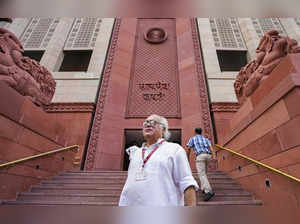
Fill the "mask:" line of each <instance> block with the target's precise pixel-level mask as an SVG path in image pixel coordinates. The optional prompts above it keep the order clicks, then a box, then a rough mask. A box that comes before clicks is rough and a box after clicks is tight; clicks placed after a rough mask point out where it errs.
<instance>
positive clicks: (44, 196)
mask: <svg viewBox="0 0 300 224" xmlns="http://www.w3.org/2000/svg"><path fill="white" fill-rule="evenodd" d="M119 199H120V195H119V194H69V193H65V194H57V193H21V194H19V195H18V200H19V201H40V200H44V201H62V200H66V201H77V202H118V201H119ZM241 200H252V196H251V195H249V194H247V195H234V194H229V195H223V194H218V193H216V194H215V196H214V197H213V198H212V199H211V201H241ZM197 201H203V197H202V195H201V196H200V195H199V196H198V197H197Z"/></svg>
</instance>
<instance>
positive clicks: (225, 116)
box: [211, 102, 239, 143]
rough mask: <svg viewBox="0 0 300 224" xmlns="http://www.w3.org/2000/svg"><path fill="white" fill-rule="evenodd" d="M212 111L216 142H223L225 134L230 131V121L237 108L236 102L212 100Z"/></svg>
mask: <svg viewBox="0 0 300 224" xmlns="http://www.w3.org/2000/svg"><path fill="white" fill-rule="evenodd" d="M211 108H212V112H213V118H214V124H215V131H216V137H217V143H220V142H224V138H225V136H227V135H228V133H229V132H230V121H231V119H232V118H233V116H234V114H235V113H236V112H237V111H238V109H239V104H238V103H231V102H213V103H212V106H211Z"/></svg>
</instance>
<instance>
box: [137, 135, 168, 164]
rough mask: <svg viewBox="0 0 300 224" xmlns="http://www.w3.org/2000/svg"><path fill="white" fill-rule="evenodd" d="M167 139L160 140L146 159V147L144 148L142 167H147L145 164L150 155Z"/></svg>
mask: <svg viewBox="0 0 300 224" xmlns="http://www.w3.org/2000/svg"><path fill="white" fill-rule="evenodd" d="M165 141H166V140H164V139H163V140H162V141H160V142H159V143H158V144H157V145H156V146H155V148H154V149H153V150H152V151H151V152H150V154H149V155H148V156H147V157H146V159H144V158H145V151H146V150H145V148H143V149H142V159H143V165H142V168H144V167H145V164H146V162H147V161H148V160H149V159H150V157H151V156H152V155H153V153H154V152H155V151H156V150H157V149H158V148H159V146H160V145H161V144H162V143H164V142H165Z"/></svg>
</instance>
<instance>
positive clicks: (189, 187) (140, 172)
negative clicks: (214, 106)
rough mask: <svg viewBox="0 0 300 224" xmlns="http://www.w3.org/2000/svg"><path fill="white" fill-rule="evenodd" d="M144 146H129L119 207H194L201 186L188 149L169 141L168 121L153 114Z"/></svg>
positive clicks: (146, 132) (144, 126)
mask: <svg viewBox="0 0 300 224" xmlns="http://www.w3.org/2000/svg"><path fill="white" fill-rule="evenodd" d="M143 136H144V139H145V140H146V142H145V143H143V145H142V147H141V148H139V147H136V146H133V147H130V148H128V149H127V150H126V151H127V153H128V154H129V159H130V164H129V169H128V176H127V180H126V183H125V186H124V188H123V191H122V194H121V197H120V201H119V206H183V205H185V206H195V205H196V190H198V188H199V187H198V184H197V182H196V181H195V179H194V177H193V176H192V172H191V168H190V165H189V162H188V159H187V156H186V153H185V150H184V149H183V148H182V147H181V146H180V145H178V144H176V143H171V142H167V139H168V137H169V136H170V133H169V131H168V121H167V120H166V119H165V118H164V117H161V116H159V115H155V114H153V115H151V116H149V117H148V118H147V119H146V120H145V121H144V122H143Z"/></svg>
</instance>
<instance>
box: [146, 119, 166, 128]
mask: <svg viewBox="0 0 300 224" xmlns="http://www.w3.org/2000/svg"><path fill="white" fill-rule="evenodd" d="M157 124H162V123H160V122H158V121H155V120H145V121H144V122H143V127H148V126H151V127H154V126H155V125H157Z"/></svg>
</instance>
